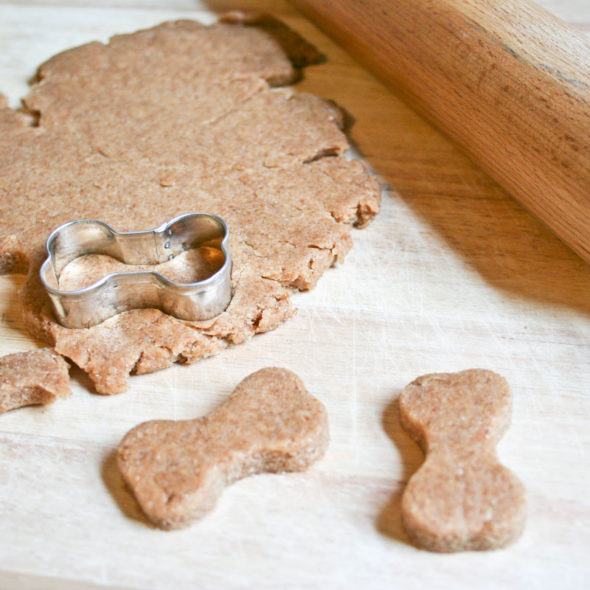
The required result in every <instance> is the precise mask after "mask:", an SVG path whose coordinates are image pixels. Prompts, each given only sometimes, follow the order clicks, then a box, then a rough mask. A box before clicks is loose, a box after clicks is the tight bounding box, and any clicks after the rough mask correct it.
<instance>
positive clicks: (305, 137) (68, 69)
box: [0, 15, 380, 394]
mask: <svg viewBox="0 0 590 590" xmlns="http://www.w3.org/2000/svg"><path fill="white" fill-rule="evenodd" d="M232 19H233V20H234V21H236V22H234V24H228V23H217V24H214V25H211V26H203V25H200V24H198V23H195V22H191V21H177V22H171V23H164V24H162V25H159V26H157V27H155V28H153V29H149V30H145V31H139V32H137V33H133V34H129V35H118V36H115V37H113V38H112V39H111V40H110V42H109V43H108V44H107V45H104V44H102V43H98V42H95V43H89V44H87V45H83V46H81V47H78V48H75V49H71V50H68V51H66V52H64V53H61V54H59V55H56V56H55V57H53V58H51V59H50V60H49V61H47V62H46V63H44V64H43V65H42V66H40V68H39V71H38V79H37V81H36V83H34V85H33V87H32V89H31V92H30V94H29V96H27V98H26V99H25V104H26V107H27V109H28V114H27V112H17V111H14V110H12V109H10V108H7V107H6V106H5V105H2V104H1V103H0V272H18V271H23V270H24V269H26V268H28V269H29V276H28V279H27V282H26V284H25V287H24V289H23V292H22V298H23V309H24V319H25V323H26V325H27V327H28V329H29V330H30V331H31V332H32V333H33V334H34V335H35V336H37V337H40V338H43V339H44V340H46V341H47V342H49V343H51V344H52V345H54V346H55V349H56V351H57V352H59V353H60V354H62V355H64V356H66V357H68V358H70V359H71V360H72V361H73V362H75V363H76V364H77V365H78V366H80V367H81V368H82V369H83V370H84V371H86V372H87V373H88V375H89V376H90V377H91V379H92V380H93V381H94V384H95V387H96V390H97V391H98V392H100V393H105V394H110V393H116V392H120V391H123V390H124V389H125V388H126V385H127V377H128V375H129V374H134V373H146V372H150V371H155V370H159V369H162V368H165V367H167V366H169V365H170V364H171V363H173V362H187V363H188V362H194V361H196V360H198V359H200V358H203V357H206V356H209V355H212V354H216V353H219V352H220V351H222V350H223V349H224V348H225V347H227V346H228V345H232V344H237V343H240V342H243V341H244V340H246V339H248V338H250V337H251V336H252V335H254V334H255V333H258V332H265V331H267V330H271V329H273V328H275V327H277V326H278V325H279V324H280V323H281V322H283V321H284V320H286V319H287V318H289V317H290V316H291V315H292V313H293V309H292V306H291V302H290V292H291V291H292V290H293V289H309V288H311V287H313V286H314V285H315V283H316V282H317V280H318V279H319V277H320V276H321V275H322V273H323V272H324V271H325V270H326V269H328V268H329V267H330V266H331V265H332V264H333V263H334V262H335V261H336V260H337V259H342V258H343V257H344V256H345V254H346V253H347V252H348V250H349V249H350V247H351V237H350V232H351V228H352V226H353V225H355V226H359V227H362V226H363V225H365V224H366V223H368V222H369V221H370V220H371V219H372V217H373V216H374V215H375V214H376V213H377V211H378V208H379V199H380V192H379V187H378V183H377V181H376V180H375V179H374V178H373V177H371V176H370V175H369V174H368V172H367V170H366V168H365V167H364V166H363V164H361V163H360V162H358V161H351V160H348V159H347V158H346V157H344V156H343V155H342V154H343V152H344V151H345V150H346V149H347V148H348V142H347V140H346V137H345V136H344V134H343V132H342V130H341V128H342V113H341V111H340V110H339V109H338V108H337V107H336V106H335V105H334V104H332V103H331V102H328V101H325V100H322V99H320V98H318V97H316V96H312V95H309V94H304V93H297V92H295V91H294V90H293V89H292V88H291V87H286V88H279V87H277V86H278V85H285V84H289V83H291V82H293V81H294V80H295V79H296V77H297V70H296V69H295V68H294V66H293V65H292V62H293V63H297V64H298V65H306V64H307V63H309V62H310V61H314V60H315V58H316V57H317V52H315V51H314V49H313V48H312V47H311V46H309V45H307V44H306V43H305V42H304V41H302V40H301V39H299V38H297V36H296V35H294V34H293V33H292V32H291V33H290V35H291V36H290V37H289V43H287V44H285V43H283V46H284V47H288V48H289V49H288V50H289V51H290V52H291V53H290V55H287V54H286V53H285V51H284V49H283V47H282V46H281V43H280V42H279V41H278V40H277V38H276V34H277V32H278V33H281V32H284V27H281V26H280V25H279V24H277V23H276V22H275V21H269V20H268V19H267V20H266V21H264V22H263V23H262V26H250V25H255V23H249V25H248V26H246V25H245V24H240V17H239V15H238V16H235V15H234V16H233V17H232V18H230V19H229V20H232ZM269 23H270V24H269ZM289 58H290V59H289ZM194 211H204V212H210V213H216V214H218V215H220V216H222V217H223V218H224V219H225V221H226V222H227V223H228V226H229V229H230V234H231V239H230V248H231V252H232V257H233V261H234V268H233V274H232V283H233V291H234V295H233V299H232V302H231V304H230V306H229V307H228V309H227V310H226V312H225V313H223V314H221V315H220V316H218V317H217V318H214V319H213V320H209V321H206V322H193V323H189V322H183V321H180V320H176V319H175V318H172V317H170V316H166V315H165V314H163V313H161V312H159V311H157V310H145V309H144V310H134V311H130V312H127V313H124V314H121V315H119V316H115V317H113V318H110V319H109V320H107V321H106V322H104V323H103V324H101V325H99V326H96V327H93V328H89V329H85V330H72V329H65V328H63V327H62V326H60V325H59V324H57V323H56V322H55V320H54V319H53V316H52V313H51V309H50V306H49V301H48V299H47V297H46V295H45V293H44V291H43V289H42V287H41V285H40V282H39V279H38V268H39V265H40V263H41V262H42V259H43V258H44V256H45V253H44V242H45V239H46V238H47V236H48V235H49V233H50V231H51V230H52V229H54V228H55V227H57V226H58V225H60V224H61V223H64V222H66V221H71V220H73V219H80V218H94V219H100V220H102V221H105V222H106V223H108V224H109V225H111V226H112V227H113V228H115V229H116V230H119V231H134V230H140V229H151V228H153V227H156V226H158V225H159V224H161V223H163V222H164V221H167V220H169V219H171V218H172V217H174V216H176V215H179V214H183V213H188V212H194Z"/></svg>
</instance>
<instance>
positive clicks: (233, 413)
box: [118, 367, 329, 529]
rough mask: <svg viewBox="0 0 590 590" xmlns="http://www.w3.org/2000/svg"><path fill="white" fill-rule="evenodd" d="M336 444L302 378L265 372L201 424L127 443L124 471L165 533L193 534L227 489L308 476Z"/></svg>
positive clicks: (171, 426) (149, 431) (156, 423)
mask: <svg viewBox="0 0 590 590" xmlns="http://www.w3.org/2000/svg"><path fill="white" fill-rule="evenodd" d="M328 440H329V434H328V419H327V414H326V410H325V408H324V406H323V405H322V404H321V402H319V401H318V400H317V399H316V398H314V397H313V396H312V395H310V394H309V393H308V392H307V390H306V389H305V387H304V385H303V383H302V382H301V380H300V379H299V377H298V376H297V375H295V374H294V373H292V372H291V371H288V370H286V369H279V368H274V367H271V368H265V369H261V370H259V371H257V372H256V373H253V374H251V375H249V376H248V377H246V378H245V379H244V380H243V381H242V382H241V383H240V384H239V385H238V386H237V387H236V388H235V390H234V392H233V393H232V394H231V396H230V397H229V398H228V400H227V401H226V402H225V403H224V404H222V405H221V406H220V407H218V408H217V409H216V410H214V411H213V412H212V413H211V414H209V415H208V416H204V417H201V418H196V419H194V420H181V421H173V420H153V421H150V422H144V423H143V424H140V425H139V426H136V427H135V428H134V429H132V430H131V431H130V432H128V433H127V435H126V436H125V437H124V438H123V440H122V441H121V444H120V445H119V449H118V465H119V469H120V471H121V474H122V475H123V478H124V480H125V482H126V483H127V485H128V486H129V487H130V489H131V491H132V492H133V494H134V495H135V498H136V499H137V501H138V503H139V505H140V507H141V509H142V510H143V512H144V513H145V515H146V516H147V517H148V518H149V520H151V521H152V522H153V523H154V524H155V525H156V526H158V527H160V528H162V529H175V528H181V527H184V526H187V525H188V524H190V523H191V522H192V521H194V520H196V519H198V518H201V517H203V516H204V515H205V514H206V513H207V512H209V511H210V510H211V509H212V507H213V506H214V504H215V502H216V501H217V499H218V498H219V496H220V495H221V493H222V492H223V490H224V488H225V487H226V486H228V485H229V484H231V483H232V482H234V481H236V480H238V479H241V478H244V477H247V476H249V475H254V474H257V473H264V472H268V473H278V472H282V471H304V470H305V469H307V468H308V467H309V466H310V465H311V464H312V463H313V462H314V461H316V460H317V459H319V458H320V457H321V456H322V455H323V454H324V452H325V450H326V448H327V445H328Z"/></svg>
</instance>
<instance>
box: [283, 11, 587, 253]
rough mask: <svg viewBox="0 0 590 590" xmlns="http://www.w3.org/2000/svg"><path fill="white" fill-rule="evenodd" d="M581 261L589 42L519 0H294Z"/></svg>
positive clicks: (584, 247) (584, 226) (584, 222)
mask: <svg viewBox="0 0 590 590" xmlns="http://www.w3.org/2000/svg"><path fill="white" fill-rule="evenodd" d="M294 3H295V4H296V5H297V6H300V7H301V8H303V9H304V12H305V14H306V15H308V16H309V17H310V18H312V19H313V20H314V21H315V22H317V23H318V24H319V25H320V26H321V28H322V29H323V30H326V31H327V32H328V33H330V34H331V35H333V36H334V37H335V38H336V39H337V40H338V41H339V42H340V43H341V44H342V45H343V46H345V47H347V49H348V50H349V51H350V52H351V53H352V55H353V56H355V57H357V58H358V59H359V60H360V61H361V62H362V63H363V64H365V65H366V66H367V67H368V68H369V69H370V70H371V71H373V72H375V73H376V74H377V75H379V76H380V78H381V79H382V80H383V81H384V82H385V83H386V84H388V85H389V86H390V87H391V88H392V89H394V90H395V91H398V92H399V93H400V95H401V96H403V97H404V98H405V99H406V100H407V101H408V102H409V104H410V105H411V106H412V107H415V108H416V109H418V110H419V111H420V112H421V113H423V114H424V115H425V116H427V117H428V118H429V120H431V121H432V122H433V123H434V124H435V125H436V126H437V127H438V128H439V129H441V130H443V131H444V132H445V133H447V134H448V135H449V137H451V139H453V140H454V141H456V142H457V143H458V144H459V145H460V146H461V147H462V148H463V149H464V150H465V151H466V153H467V154H469V155H470V156H471V157H472V158H473V159H474V161H475V162H476V163H477V164H479V165H480V166H481V167H482V168H483V169H484V170H485V171H486V172H488V173H489V174H490V175H491V176H492V178H494V179H495V180H496V181H497V182H499V183H500V184H501V185H502V186H503V187H504V188H505V189H507V190H508V191H509V192H510V194H511V195H513V196H515V197H516V198H518V199H519V200H520V201H521V202H522V203H523V204H524V205H525V206H526V207H527V208H528V209H529V210H530V211H532V212H533V213H535V214H536V215H537V216H538V217H539V218H540V219H542V220H543V221H544V222H545V223H546V224H547V225H548V226H549V227H550V228H552V229H553V230H554V231H555V232H556V233H557V235H559V236H560V237H561V238H562V239H563V240H564V241H565V242H566V243H567V244H569V245H570V246H571V247H572V248H573V249H574V250H576V252H578V253H579V254H580V255H581V256H582V257H583V258H585V259H586V260H587V261H588V262H589V263H590V192H589V191H590V66H589V64H590V41H588V39H586V37H585V36H584V34H583V33H581V32H580V31H577V30H576V29H575V28H573V27H571V26H569V25H568V24H567V23H565V22H564V21H562V20H560V19H558V18H557V17H555V16H554V15H553V14H551V13H550V12H548V11H546V10H543V9H542V8H541V7H540V6H539V5H537V4H535V3H534V2H532V1H530V0H504V1H503V2H497V1H496V0H436V1H434V2H433V1H432V0H397V1H396V2H390V1H389V0H376V1H373V2H370V3H359V2H355V1H352V0H351V1H346V0H343V1H340V2H336V3H334V2H330V1H328V0H294Z"/></svg>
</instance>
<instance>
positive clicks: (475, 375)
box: [399, 369, 526, 552]
mask: <svg viewBox="0 0 590 590" xmlns="http://www.w3.org/2000/svg"><path fill="white" fill-rule="evenodd" d="M399 408H400V418H401V423H402V426H403V427H404V428H405V429H406V430H407V432H408V433H409V435H410V436H411V437H412V438H413V439H414V440H416V442H418V444H419V445H420V446H421V447H422V449H423V451H424V452H425V453H426V459H425V461H424V463H423V465H422V466H421V467H420V469H419V470H418V471H417V472H416V473H415V474H414V475H413V476H412V477H411V478H410V480H409V482H408V484H407V486H406V489H405V491H404V494H403V497H402V521H403V524H404V527H405V529H406V531H407V532H408V534H409V536H410V538H411V539H412V541H413V542H414V543H416V545H418V546H419V547H422V548H424V549H428V550H430V551H439V552H454V551H466V550H486V549H496V548H499V547H504V546H506V545H508V544H509V543H511V542H513V541H515V540H516V539H517V538H518V537H519V536H520V534H521V532H522V530H523V529H524V524H525V519H526V499H525V491H524V487H523V485H522V484H521V482H520V481H519V480H518V479H517V478H516V477H515V476H514V474H512V472H510V471H509V470H508V469H507V468H506V467H504V466H503V465H501V464H500V463H499V462H498V459H497V457H496V444H497V443H498V441H499V440H500V438H501V437H502V435H503V434H504V432H505V431H506V429H507V428H508V426H509V425H510V414H511V408H512V397H511V393H510V389H509V386H508V383H507V382H506V380H505V379H504V378H503V377H501V376H500V375H497V374H496V373H493V372H492V371H487V370H483V369H471V370H467V371H461V372H459V373H433V374H430V375H424V376H422V377H419V378H418V379H416V380H415V381H413V382H412V383H410V384H409V385H408V386H407V387H406V388H405V389H404V390H403V392H402V394H401V396H400V401H399Z"/></svg>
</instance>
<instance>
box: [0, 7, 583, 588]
mask: <svg viewBox="0 0 590 590" xmlns="http://www.w3.org/2000/svg"><path fill="white" fill-rule="evenodd" d="M543 4H544V5H545V6H546V7H547V8H549V9H552V10H555V11H558V13H559V15H560V16H562V18H565V19H566V20H567V21H568V22H570V23H572V24H574V25H575V26H577V27H578V28H579V29H580V30H582V31H584V32H585V34H587V33H590V7H589V6H588V3H587V1H586V0H562V1H560V2H558V1H557V0H544V2H543ZM230 7H234V8H235V7H246V8H248V7H255V8H258V9H266V10H272V11H273V12H274V13H275V14H277V15H278V16H282V17H283V18H284V19H285V20H286V21H287V22H288V23H289V24H290V25H291V26H293V27H294V28H295V29H297V30H298V31H300V32H301V33H302V34H303V35H304V36H306V37H307V38H308V39H310V40H311V41H313V42H314V43H316V44H317V45H318V47H319V48H320V49H321V50H322V51H323V52H324V53H325V54H326V56H327V58H328V59H327V61H326V62H325V63H324V64H321V65H318V66H314V67H313V68H309V69H308V70H307V71H306V72H305V76H304V79H303V80H302V81H301V83H300V84H299V87H300V88H301V89H303V90H306V91H310V92H314V93H316V94H318V95H321V96H324V97H327V98H332V99H334V100H336V101H337V102H338V103H340V104H341V105H342V106H343V107H344V108H345V109H346V110H347V111H348V112H349V113H350V114H351V117H353V118H354V124H353V125H352V127H351V138H352V140H353V142H354V145H355V148H356V150H357V152H358V153H360V154H362V155H363V156H364V157H365V158H366V160H367V161H368V162H369V164H370V165H371V166H372V167H373V169H374V170H375V171H376V173H378V174H379V175H380V177H381V179H382V182H383V186H384V199H383V209H382V213H381V214H380V215H379V216H378V217H377V219H376V220H375V222H374V223H373V224H372V225H371V226H370V227H369V228H367V229H366V230H362V231H358V232H354V234H353V238H354V241H355V246H354V248H353V250H352V251H351V253H350V254H349V255H348V257H347V258H346V260H345V261H344V263H343V264H341V265H340V266H339V267H338V268H335V269H332V270H330V271H328V272H327V273H326V275H325V276H324V277H323V278H322V279H321V280H320V282H319V284H318V286H317V288H316V289H315V290H314V291H313V292H310V293H301V294H298V295H296V297H295V304H296V306H297V307H298V309H299V311H298V314H297V315H296V316H295V317H294V318H293V319H292V320H290V321H289V322H288V323H286V324H285V325H283V326H282V327H280V328H279V329H277V330H275V331H274V332H271V333H268V334H264V335H261V336H257V337H255V338H254V339H253V340H251V341H250V342H248V343H246V344H243V345H241V346H238V347H235V348H233V349H229V350H227V351H225V352H224V353H223V354H221V355H220V356H217V357H214V358H210V359H207V360H205V361H202V362H199V363H197V364H195V365H193V366H189V367H186V366H184V367H182V366H177V367H173V368H171V369H168V370H166V371H162V372H159V373H155V374H151V375H143V376H140V377H135V378H133V379H132V381H131V387H130V389H129V391H128V392H126V393H124V394H121V395H114V396H110V397H102V396H98V395H95V394H93V393H91V392H90V391H89V389H90V385H89V382H88V380H87V379H86V378H85V377H84V375H82V374H81V373H79V372H77V371H74V372H73V391H74V394H73V396H72V397H71V398H69V399H66V400H60V401H57V402H56V403H54V404H52V405H50V406H47V407H34V408H25V409H21V410H16V411H14V412H10V413H7V414H4V415H2V416H0V511H1V518H0V588H2V589H4V588H6V589H11V590H12V589H33V588H34V589H37V588H44V589H58V588H59V589H65V590H70V589H78V588H93V589H96V588H102V587H108V588H120V589H122V588H129V589H130V588H136V589H160V588H161V589H164V588H166V589H168V588H199V589H203V588H204V589H209V588H223V589H226V588H230V589H234V588H235V589H237V588H257V589H271V588H272V589H276V588H281V589H283V588H293V589H295V588H297V589H299V588H330V589H331V588H350V589H357V588H371V589H373V588H388V589H389V588H404V589H408V588H409V589H412V588H416V589H422V588H490V589H491V588H499V587H502V588H515V589H516V588H548V589H549V588H556V587H563V588H568V589H571V588H574V589H577V588H579V589H582V588H587V587H588V586H589V583H590V566H589V564H588V558H587V556H588V552H589V551H590V532H589V529H588V526H587V523H588V522H589V521H590V476H589V475H588V473H589V471H588V449H589V446H590V428H588V419H589V416H590V396H589V393H590V392H589V387H590V267H589V266H588V265H586V264H585V263H584V262H583V261H582V260H581V259H580V258H579V257H578V256H576V255H575V254H574V253H573V252H572V251H571V250H570V249H569V248H567V247H566V246H565V245H563V244H562V242H560V241H559V240H558V239H557V238H556V237H555V236H554V235H553V234H552V233H551V232H550V231H549V230H547V229H546V228H545V226H543V225H542V224H541V223H540V222H539V221H537V219H536V218H535V217H533V216H532V215H531V214H529V213H528V212H526V211H525V210H524V209H523V208H522V207H521V205H520V204H519V203H518V202H517V201H515V200H514V199H513V198H511V197H510V196H509V195H508V194H507V193H506V192H504V190H502V189H501V188H500V187H499V186H498V185H497V184H495V183H494V182H493V181H492V180H491V179H490V178H489V177H488V176H487V175H486V174H485V173H483V172H482V171H481V170H480V169H478V168H477V167H475V166H474V165H473V164H472V163H471V162H470V161H469V160H468V159H467V158H466V157H465V156H464V155H463V154H462V153H461V152H460V151H459V150H458V149H457V148H456V147H454V146H453V145H452V144H451V143H450V142H449V141H448V140H446V139H445V138H444V137H442V136H441V135H440V134H439V133H438V132H436V131H435V130H434V129H433V128H432V127H431V126H430V125H429V124H427V123H426V122H424V120H423V119H421V118H420V117H419V116H418V115H416V114H415V113H414V112H413V111H411V110H409V109H408V107H406V106H405V105H404V104H403V103H402V102H401V101H400V100H399V99H397V98H396V97H395V96H394V95H392V94H391V93H390V92H389V91H388V90H386V89H385V88H384V87H383V86H382V85H381V84H380V83H379V82H377V81H376V80H375V78H373V77H372V76H371V75H370V74H369V73H368V72H366V71H365V70H363V69H362V68H361V67H359V66H358V65H357V64H356V63H355V62H354V61H352V59H351V58H350V57H349V56H348V55H347V54H346V52H345V51H344V50H343V49H342V48H340V47H338V46H337V45H335V44H334V43H333V42H332V41H331V40H330V39H328V38H327V37H326V36H324V35H323V34H321V33H320V32H319V31H318V30H317V29H316V28H315V27H314V26H313V25H312V24H311V23H310V22H308V21H307V20H306V19H305V18H304V17H303V16H301V15H300V14H298V13H297V12H296V11H295V9H294V8H292V7H291V6H290V5H288V4H286V3H283V2H279V1H277V2H271V1H270V0H269V1H262V2H247V1H244V2H231V1H229V0H228V1H224V2H222V1H218V2H209V3H205V2H202V3H198V2H193V1H192V0H171V1H170V2H166V3H165V2H163V1H162V2H158V1H157V0H107V1H105V2H103V3H101V4H100V7H97V6H93V5H91V3H90V2H84V0H81V1H75V0H62V1H61V2H59V1H54V0H45V1H42V0H39V1H37V2H36V1H34V0H30V1H22V2H14V0H13V2H6V1H5V0H1V1H0V88H1V90H2V91H3V92H4V93H6V94H7V95H8V97H9V100H10V103H11V104H13V105H15V106H16V105H18V101H19V98H20V97H21V96H23V95H24V94H25V93H26V91H27V80H28V79H30V77H31V75H32V74H33V72H34V70H35V67H36V66H37V65H38V64H39V63H40V62H42V61H43V60H45V59H46V58H48V57H50V56H51V55H52V54H54V53H55V52H57V51H59V50H61V49H65V48H66V47H70V46H73V45H76V44H80V43H83V42H86V41H89V40H92V39H102V40H105V39H106V38H108V36H109V35H111V34H114V33H117V32H124V31H132V30H136V29H138V28H141V27H146V26H150V25H153V24H156V23H158V22H161V21H162V20H165V19H170V18H178V17H181V18H197V19H199V20H203V21H204V22H210V21H212V20H213V19H214V12H215V11H217V10H223V9H225V8H230ZM21 284H22V277H20V276H17V275H14V276H4V277H0V314H1V320H2V321H1V323H0V335H1V338H0V353H2V354H5V353H10V352H17V351H22V350H28V349H33V348H36V347H38V346H40V345H41V343H39V342H36V341H34V340H32V339H31V338H30V337H29V336H28V335H27V334H26V332H25V331H24V329H23V327H22V323H21V320H20V317H19V309H18V299H17V291H18V288H19V286H20V285H21ZM269 365H278V366H284V367H287V368H289V369H291V370H293V371H295V372H296V373H298V374H299V375H300V376H301V378H302V379H303V381H304V383H305V385H306V386H307V388H308V390H309V391H310V392H311V393H312V394H314V395H315V396H317V397H318V398H319V399H320V400H322V401H323V403H324V404H325V405H326V408H327V410H328V416H329V421H330V427H331V444H330V447H329V449H328V452H327V454H326V456H325V458H324V459H322V460H321V461H320V462H318V463H317V464H316V465H315V466H314V467H313V468H312V469H311V470H310V471H308V472H307V473H305V474H286V475H278V476H277V475H260V476H256V477H252V478H249V479H246V480H243V481H241V482H239V483H236V484H235V485H233V486H232V487H231V488H230V489H228V490H226V492H225V494H224V495H223V497H222V498H221V500H220V502H219V503H218V505H217V507H216V508H215V510H214V512H213V513H211V514H210V515H209V516H208V517H206V518H205V519H203V520H202V521H200V522H199V523H197V524H195V525H194V526H192V527H190V528H188V529H185V530H182V531H176V532H163V531H159V530H156V529H154V528H152V527H150V526H149V525H148V523H147V522H146V520H145V518H144V517H143V516H142V514H141V512H140V511H139V509H138V507H137V504H136V503H135V501H134V500H133V498H132V496H131V495H130V494H129V492H128V491H127V490H126V489H125V487H124V485H123V482H122V479H121V476H120V474H119V472H118V471H117V468H116V464H115V461H114V455H113V451H114V449H115V448H116V446H117V444H118V443H119V441H120V440H121V438H122V437H123V435H124V434H125V433H126V432H127V431H128V430H129V429H130V428H132V427H133V426H135V425H136V424H138V423H139V422H141V421H143V420H148V419H152V418H173V419H182V418H193V417H196V416H200V415H203V414H205V413H208V412H209V411H211V410H212V409H213V408H214V407H216V406H217V405H219V404H220V403H221V402H222V401H223V400H224V399H226V397H227V396H228V395H229V393H230V392H231V391H232V390H233V388H234V387H235V385H236V384H237V383H238V382H239V381H240V380H241V379H242V378H243V377H245V376H246V375H248V374H249V373H252V372H253V371H255V370H257V369H259V368H261V367H264V366H269ZM471 367H481V368H488V369H492V370H494V371H496V372H498V373H500V374H502V375H503V376H505V377H506V378H507V380H508V381H509V383H510V385H511V387H512V390H513V393H514V409H513V418H512V426H511V428H510V429H509V430H508V432H507V434H506V436H505V437H504V439H503V440H502V442H501V443H500V445H499V455H500V459H501V461H502V463H504V464H505V465H506V466H507V467H509V468H510V469H512V470H513V471H514V472H515V473H516V474H517V475H518V476H519V478H520V479H521V480H522V481H523V483H524V484H525V486H526V488H527V491H528V499H529V512H528V523H527V527H526V530H525V533H524V535H523V537H522V538H521V539H520V540H519V541H518V542H517V543H516V544H515V545H513V546H512V547H510V548H508V549H505V550H502V551H496V552H490V553H463V554H455V555H438V554H431V553H428V552H425V551H420V550H418V549H416V548H415V547H413V546H412V545H411V544H410V543H409V540H408V537H407V536H406V534H405V533H404V531H403V529H402V527H401V523H400V515H399V511H400V498H401V493H402V491H403V488H404V485H405V483H406V482H407V480H408V478H409V477H410V476H411V475H412V473H414V472H415V470H416V469H417V468H418V467H419V465H420V464H421V462H422V460H423V455H422V453H421V451H420V450H419V448H418V447H417V445H416V444H415V443H413V442H412V441H411V439H410V438H409V437H408V436H407V435H406V433H405V432H404V431H403V429H402V428H401V427H400V425H399V420H398V412H397V406H396V398H397V397H398V395H399V393H400V391H401V389H402V388H403V387H404V386H405V385H406V384H407V383H408V382H410V381H411V380H413V379H414V378H415V377H417V376H418V375H421V374H424V373H428V372H434V371H455V370H460V369H466V368H471Z"/></svg>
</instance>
